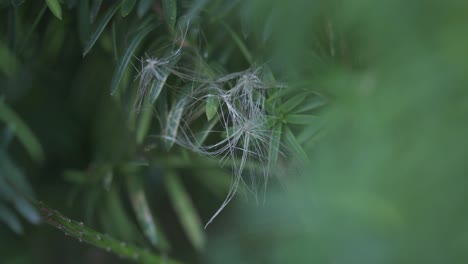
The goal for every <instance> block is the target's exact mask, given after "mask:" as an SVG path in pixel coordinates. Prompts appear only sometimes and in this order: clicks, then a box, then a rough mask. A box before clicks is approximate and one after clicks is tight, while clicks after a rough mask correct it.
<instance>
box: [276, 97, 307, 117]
mask: <svg viewBox="0 0 468 264" xmlns="http://www.w3.org/2000/svg"><path fill="white" fill-rule="evenodd" d="M305 99H306V95H304V94H297V95H295V96H293V97H292V98H290V99H289V100H287V101H286V102H284V103H283V104H281V106H280V107H279V108H278V110H279V112H280V113H283V114H287V113H289V112H291V111H292V110H293V109H294V108H296V107H298V106H299V105H300V104H301V103H302V102H304V100H305Z"/></svg>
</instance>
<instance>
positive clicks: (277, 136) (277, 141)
mask: <svg viewBox="0 0 468 264" xmlns="http://www.w3.org/2000/svg"><path fill="white" fill-rule="evenodd" d="M282 129H283V124H282V123H281V122H278V124H277V125H276V126H275V127H274V128H273V131H272V135H271V139H270V147H269V150H268V168H269V169H270V170H271V169H274V168H275V166H276V163H277V161H278V155H279V153H280V145H281V132H282Z"/></svg>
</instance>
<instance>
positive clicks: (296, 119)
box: [286, 115, 320, 125]
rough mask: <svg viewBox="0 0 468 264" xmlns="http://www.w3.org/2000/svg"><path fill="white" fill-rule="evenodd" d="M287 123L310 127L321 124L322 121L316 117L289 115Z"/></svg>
mask: <svg viewBox="0 0 468 264" xmlns="http://www.w3.org/2000/svg"><path fill="white" fill-rule="evenodd" d="M286 122H288V123H289V124H293V125H310V124H313V123H315V122H320V119H319V118H318V117H317V116H314V115H288V116H287V117H286Z"/></svg>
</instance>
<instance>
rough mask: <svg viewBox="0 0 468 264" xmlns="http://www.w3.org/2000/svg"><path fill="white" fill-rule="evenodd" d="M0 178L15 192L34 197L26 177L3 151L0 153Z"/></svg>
mask: <svg viewBox="0 0 468 264" xmlns="http://www.w3.org/2000/svg"><path fill="white" fill-rule="evenodd" d="M0 176H3V177H4V179H5V180H6V181H7V182H8V183H9V184H10V185H11V186H12V187H13V188H12V189H14V190H15V191H19V192H21V193H23V194H24V195H28V196H33V195H34V194H33V190H32V188H31V186H30V185H29V182H28V181H27V179H26V177H24V175H23V173H22V172H21V171H20V170H19V169H18V167H16V165H15V164H14V163H13V162H12V161H11V159H10V158H9V157H8V156H7V155H6V154H5V153H4V152H3V151H0Z"/></svg>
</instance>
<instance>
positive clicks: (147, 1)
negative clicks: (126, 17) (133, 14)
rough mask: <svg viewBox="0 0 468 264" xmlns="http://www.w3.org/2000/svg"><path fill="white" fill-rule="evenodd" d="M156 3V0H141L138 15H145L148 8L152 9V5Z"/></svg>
mask: <svg viewBox="0 0 468 264" xmlns="http://www.w3.org/2000/svg"><path fill="white" fill-rule="evenodd" d="M153 3H154V0H140V2H139V3H138V7H137V15H138V17H140V18H141V17H143V16H144V15H145V14H146V12H148V10H150V8H151V5H152V4H153Z"/></svg>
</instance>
